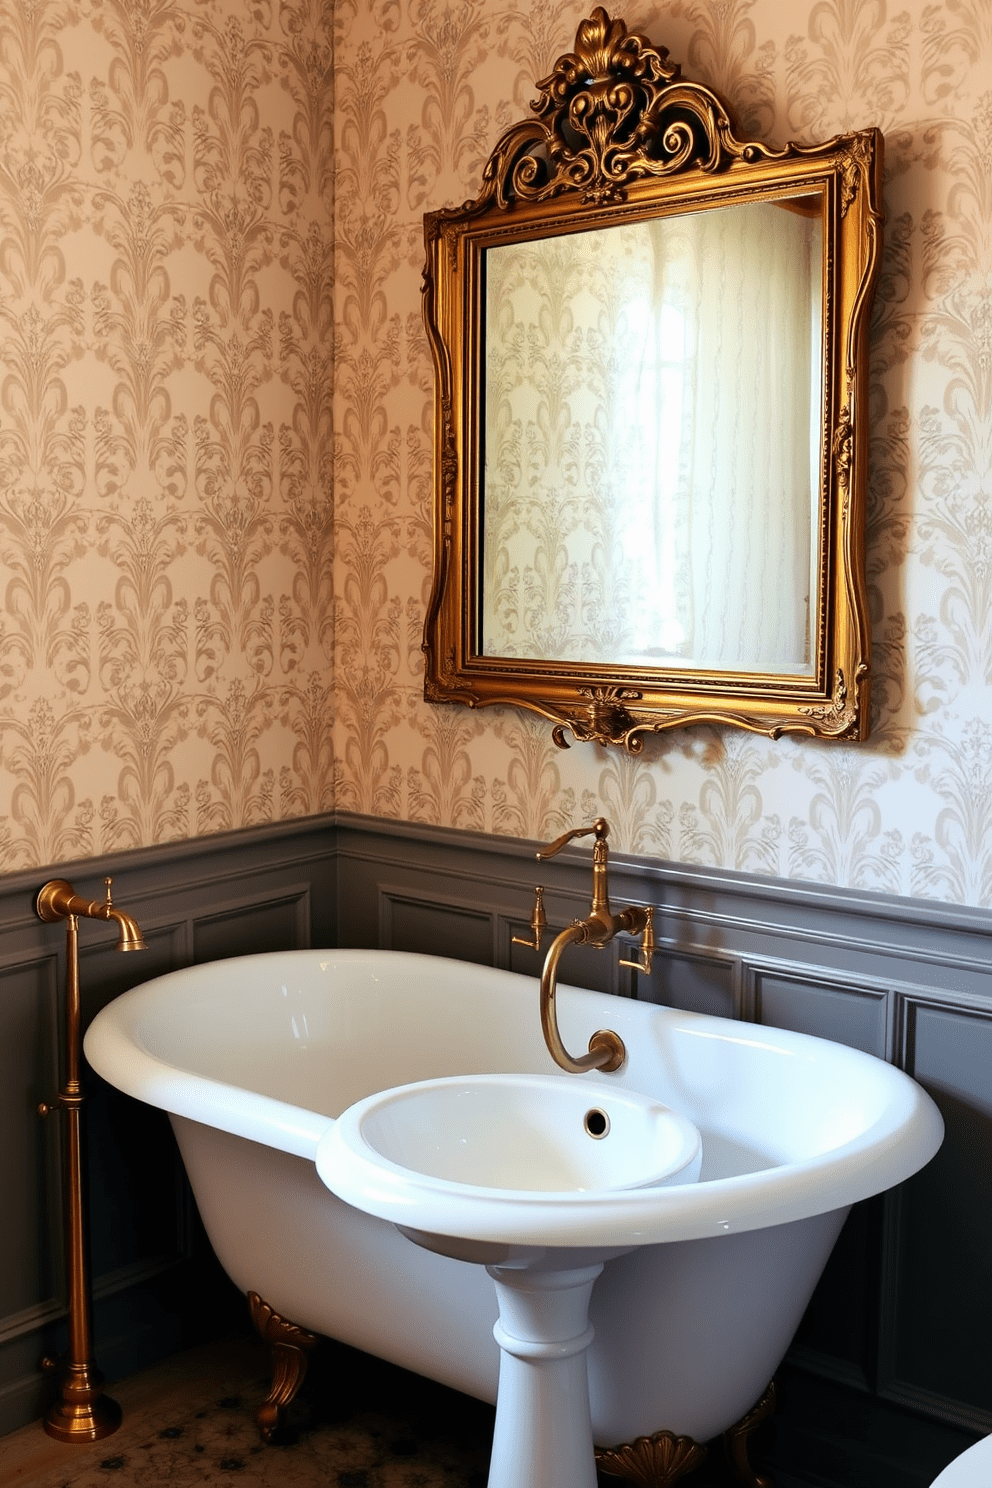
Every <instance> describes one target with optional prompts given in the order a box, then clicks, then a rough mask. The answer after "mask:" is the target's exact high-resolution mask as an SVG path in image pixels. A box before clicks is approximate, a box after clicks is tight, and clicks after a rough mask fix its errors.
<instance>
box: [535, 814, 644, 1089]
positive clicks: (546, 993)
mask: <svg viewBox="0 0 992 1488" xmlns="http://www.w3.org/2000/svg"><path fill="white" fill-rule="evenodd" d="M609 831H610V824H609V822H608V821H607V820H606V818H605V817H603V816H597V818H596V820H595V821H594V822H593V823H592V825H591V826H589V827H573V829H572V831H570V832H564V833H563V834H562V835H561V836H560V837H556V838H555V840H554V842H550V843H549V844H548V845H547V847H542V848H541V849H540V850H539V851H538V853H537V858H538V861H539V862H544V861H545V860H546V859H548V858H553V857H554V856H555V855H556V853H560V852H561V850H562V848H563V847H564V846H565V844H566V843H568V842H571V841H572V839H573V838H575V837H588V836H590V835H593V836H595V839H596V841H595V842H594V844H593V849H592V903H591V904H590V906H589V913H588V915H587V916H586V918H585V919H584V920H573V921H572V923H571V924H570V925H568V926H566V928H565V929H564V930H562V931H561V932H560V934H558V935H556V936H555V938H554V940H553V941H552V942H551V946H550V948H549V950H548V954H547V956H546V957H545V960H544V969H543V971H542V972H541V1028H542V1029H543V1031H544V1041H545V1043H546V1044H547V1046H548V1052H549V1053H550V1055H551V1057H552V1059H553V1060H554V1061H555V1063H556V1064H557V1065H558V1066H559V1067H560V1068H561V1069H563V1070H567V1071H568V1073H569V1074H573V1075H580V1074H582V1073H584V1072H585V1071H586V1070H592V1069H599V1070H603V1071H605V1072H607V1073H609V1072H611V1071H613V1070H618V1069H619V1068H620V1066H621V1065H622V1064H623V1062H624V1060H625V1059H626V1057H627V1051H626V1049H625V1048H624V1043H623V1039H622V1038H621V1037H620V1035H619V1034H618V1033H614V1031H613V1029H612V1028H600V1029H599V1030H598V1031H597V1032H596V1033H594V1034H593V1036H592V1038H591V1039H590V1040H589V1052H588V1054H581V1055H580V1056H579V1057H578V1058H577V1059H573V1058H572V1056H571V1054H569V1052H568V1050H567V1049H566V1048H565V1046H564V1044H563V1043H562V1041H561V1034H560V1033H559V1032H558V1015H557V1012H556V1010H555V993H556V991H557V989H558V962H559V961H560V960H561V957H562V952H563V951H564V950H565V948H566V946H570V945H591V946H595V947H597V949H602V947H603V946H606V945H609V943H610V941H611V940H613V939H614V937H615V936H616V935H618V934H619V933H620V932H621V931H624V932H626V934H628V935H640V936H641V937H642V940H641V959H640V960H639V961H625V960H621V962H620V965H621V966H630V967H632V968H633V969H634V970H635V971H641V972H644V973H648V972H650V970H651V957H652V955H653V954H654V949H655V940H654V924H653V917H654V909H653V907H650V906H649V907H647V908H644V907H643V906H641V905H639V904H637V905H635V904H632V905H628V907H627V908H626V909H622V910H621V911H620V913H619V914H614V913H613V911H612V910H611V909H610V894H609V884H608V882H607V875H608V872H609V853H610V850H609V847H608V846H607V843H606V839H607V837H608V836H609ZM547 923H548V922H547V916H546V915H545V912H544V889H543V887H538V888H536V889H535V891H534V913H533V915H532V917H531V922H530V928H531V932H532V934H533V937H534V939H533V940H524V939H523V938H522V937H521V936H517V935H515V936H514V937H513V940H514V944H515V945H524V946H529V947H530V949H531V950H534V951H539V950H540V949H541V937H542V936H543V934H544V931H545V929H546V928H547Z"/></svg>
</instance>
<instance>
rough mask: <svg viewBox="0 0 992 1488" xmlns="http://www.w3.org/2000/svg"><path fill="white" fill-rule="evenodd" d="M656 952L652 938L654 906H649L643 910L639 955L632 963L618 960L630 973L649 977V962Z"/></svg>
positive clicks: (655, 944) (621, 959) (655, 945)
mask: <svg viewBox="0 0 992 1488" xmlns="http://www.w3.org/2000/svg"><path fill="white" fill-rule="evenodd" d="M656 950H657V943H656V941H655V938H654V905H653V904H649V905H648V906H647V908H646V909H645V910H644V930H643V932H642V934H641V946H640V954H639V955H638V957H637V959H636V960H634V961H625V960H624V959H623V957H621V958H620V965H621V966H629V967H630V969H631V971H640V972H643V973H644V975H645V976H650V975H651V962H652V959H653V958H654V953H655V951H656Z"/></svg>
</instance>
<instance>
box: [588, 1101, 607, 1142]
mask: <svg viewBox="0 0 992 1488" xmlns="http://www.w3.org/2000/svg"><path fill="white" fill-rule="evenodd" d="M582 1125H583V1126H584V1127H585V1129H586V1131H587V1132H588V1133H589V1135H590V1136H591V1137H597V1138H599V1137H605V1136H606V1133H607V1132H608V1131H609V1129H610V1118H609V1116H607V1114H606V1112H605V1111H601V1110H600V1109H599V1107H598V1106H593V1108H592V1110H591V1111H587V1112H586V1114H585V1116H584V1117H583V1118H582Z"/></svg>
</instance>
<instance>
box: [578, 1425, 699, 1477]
mask: <svg viewBox="0 0 992 1488" xmlns="http://www.w3.org/2000/svg"><path fill="white" fill-rule="evenodd" d="M705 1456H706V1448H705V1447H701V1446H700V1445H699V1442H696V1441H693V1439H692V1437H691V1436H673V1435H672V1433H671V1432H670V1431H656V1432H655V1433H654V1435H653V1436H639V1437H638V1438H637V1440H636V1441H633V1442H628V1443H627V1444H626V1445H625V1446H622V1447H613V1448H610V1449H606V1448H604V1447H599V1448H597V1450H596V1466H597V1467H598V1468H599V1470H600V1472H604V1473H609V1474H610V1476H611V1477H615V1478H629V1479H630V1481H631V1482H632V1483H637V1484H638V1485H639V1488H669V1484H671V1483H675V1482H677V1481H678V1479H679V1478H681V1477H684V1476H685V1474H686V1473H687V1472H691V1471H692V1469H693V1468H694V1467H698V1466H699V1464H700V1463H701V1462H702V1460H703V1458H704V1457H705Z"/></svg>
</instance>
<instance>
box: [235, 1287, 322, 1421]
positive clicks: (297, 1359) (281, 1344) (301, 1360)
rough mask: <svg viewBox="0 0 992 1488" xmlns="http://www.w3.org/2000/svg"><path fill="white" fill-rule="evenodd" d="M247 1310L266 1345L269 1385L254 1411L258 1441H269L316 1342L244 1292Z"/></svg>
mask: <svg viewBox="0 0 992 1488" xmlns="http://www.w3.org/2000/svg"><path fill="white" fill-rule="evenodd" d="M248 1311H249V1313H250V1314H251V1320H252V1322H253V1323H254V1325H255V1328H256V1330H257V1332H258V1334H259V1336H260V1337H261V1338H262V1339H264V1341H265V1342H266V1343H267V1344H268V1345H269V1353H270V1356H271V1359H272V1384H271V1385H270V1386H269V1393H268V1395H266V1397H265V1399H264V1400H263V1401H262V1404H261V1405H260V1406H259V1407H258V1410H257V1411H256V1413H255V1414H256V1417H257V1419H258V1429H259V1430H260V1431H261V1433H262V1440H263V1441H267V1442H271V1441H272V1440H273V1439H274V1437H275V1435H276V1433H277V1432H278V1430H279V1428H280V1427H281V1426H282V1424H283V1421H284V1419H285V1412H286V1407H287V1406H288V1405H289V1403H290V1401H291V1400H292V1399H293V1397H294V1396H295V1394H296V1392H297V1390H298V1389H299V1388H300V1386H301V1385H302V1383H303V1380H304V1378H305V1376H306V1372H307V1355H308V1354H309V1353H310V1352H311V1350H312V1349H313V1348H314V1346H315V1345H316V1342H317V1338H316V1335H315V1334H313V1333H308V1332H307V1330H306V1328H300V1327H298V1326H297V1324H296V1323H290V1322H288V1321H287V1320H286V1318H283V1317H280V1316H279V1314H278V1313H277V1312H273V1310H272V1308H271V1307H270V1306H269V1304H268V1303H267V1302H264V1301H263V1300H262V1298H261V1297H260V1296H259V1295H258V1293H257V1292H249V1293H248Z"/></svg>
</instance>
